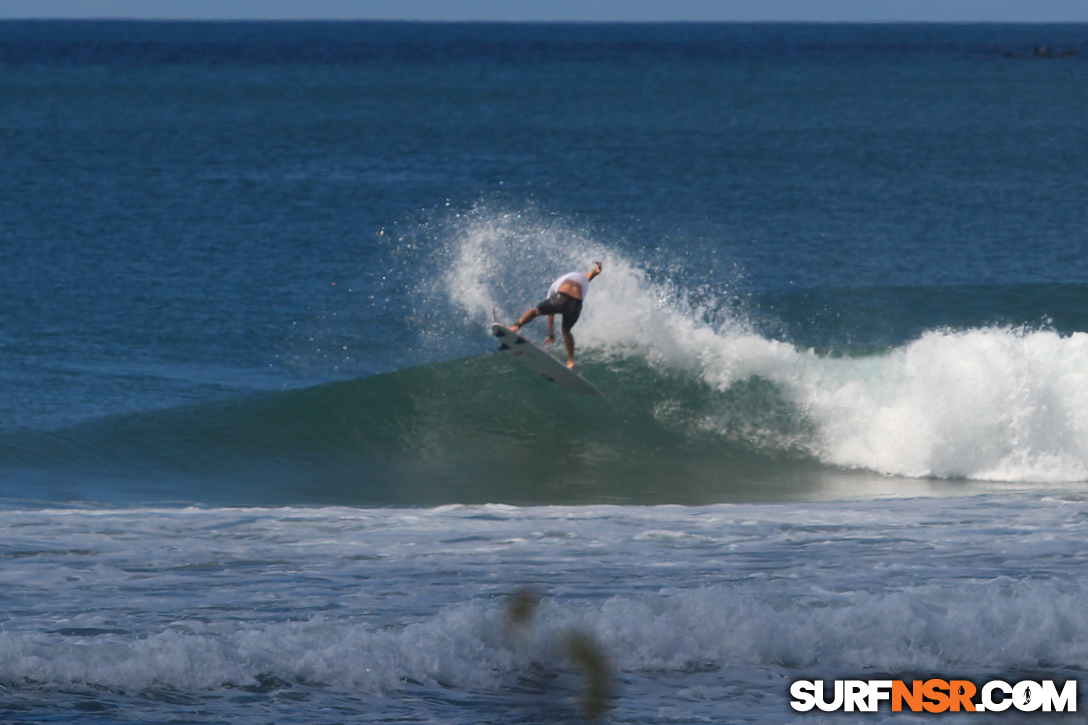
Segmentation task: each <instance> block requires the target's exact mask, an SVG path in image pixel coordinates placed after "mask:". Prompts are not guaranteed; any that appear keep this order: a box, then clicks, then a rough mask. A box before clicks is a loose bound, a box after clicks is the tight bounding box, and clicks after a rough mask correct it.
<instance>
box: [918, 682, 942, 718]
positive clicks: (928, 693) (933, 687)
mask: <svg viewBox="0 0 1088 725" xmlns="http://www.w3.org/2000/svg"><path fill="white" fill-rule="evenodd" d="M941 690H948V683H947V682H946V681H945V680H926V681H925V683H924V684H923V685H922V694H923V695H924V696H925V697H928V698H929V699H930V700H932V702H927V703H925V704H924V705H923V707H925V709H926V712H944V711H945V710H947V709H948V695H946V694H944V693H943V692H941Z"/></svg>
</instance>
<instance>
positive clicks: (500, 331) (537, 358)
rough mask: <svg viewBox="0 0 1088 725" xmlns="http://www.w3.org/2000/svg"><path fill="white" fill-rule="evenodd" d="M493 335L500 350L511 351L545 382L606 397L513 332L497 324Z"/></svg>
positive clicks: (591, 384) (579, 376)
mask: <svg viewBox="0 0 1088 725" xmlns="http://www.w3.org/2000/svg"><path fill="white" fill-rule="evenodd" d="M491 334H492V335H494V336H495V337H497V338H499V342H500V343H502V347H500V348H499V349H501V350H506V351H509V352H510V353H511V354H513V356H514V357H515V358H517V359H518V360H520V361H521V362H523V363H525V365H526V366H528V368H529V369H530V370H532V371H533V372H535V373H536V374H537V375H539V376H540V377H542V378H544V379H545V380H550V381H552V382H553V383H555V384H556V385H558V386H559V387H561V388H566V389H567V390H573V391H574V392H576V393H582V394H583V395H595V396H597V397H602V398H603V397H604V393H602V392H601V391H600V390H597V388H596V386H595V385H593V383H591V382H589V381H588V380H586V379H585V378H583V377H582V376H581V375H579V374H578V373H576V372H574V371H573V370H571V369H570V368H568V367H567V366H566V365H564V364H563V363H561V362H559V361H558V360H556V359H555V358H554V357H552V356H551V355H549V354H548V353H546V352H544V351H543V350H541V349H540V348H539V347H537V346H536V345H534V344H533V343H532V342H530V341H529V340H526V339H525V338H524V337H522V336H521V335H519V334H518V333H516V332H514V331H513V330H511V329H509V328H507V327H503V326H502V325H500V324H499V323H497V322H496V323H495V324H494V325H492V326H491Z"/></svg>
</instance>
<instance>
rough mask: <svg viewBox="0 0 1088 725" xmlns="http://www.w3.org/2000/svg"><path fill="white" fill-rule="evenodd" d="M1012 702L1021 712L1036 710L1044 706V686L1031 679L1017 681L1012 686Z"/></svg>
mask: <svg viewBox="0 0 1088 725" xmlns="http://www.w3.org/2000/svg"><path fill="white" fill-rule="evenodd" d="M1012 704H1014V705H1016V709H1017V710H1019V711H1020V712H1034V711H1035V710H1038V709H1039V708H1040V707H1042V706H1043V686H1042V685H1040V684H1039V683H1038V682H1032V681H1031V680H1022V681H1021V682H1017V683H1016V685H1015V686H1014V687H1013V688H1012Z"/></svg>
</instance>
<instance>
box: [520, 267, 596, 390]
mask: <svg viewBox="0 0 1088 725" xmlns="http://www.w3.org/2000/svg"><path fill="white" fill-rule="evenodd" d="M600 273H601V263H600V262H599V261H598V262H594V263H593V269H591V270H589V271H588V272H586V273H585V274H580V273H578V272H571V273H570V274H564V275H563V276H562V277H560V278H559V279H557V280H555V281H554V282H552V286H551V287H549V288H548V296H547V298H546V299H545V300H544V301H543V302H541V303H540V304H539V305H537V306H536V307H533V308H532V309H530V310H528V311H527V312H526V313H525V314H524V315H522V316H521V319H520V320H518V321H517V324H514V325H511V326H510V329H511V330H513V331H514V332H517V331H518V330H520V329H521V328H522V326H523V325H527V324H528V323H530V322H532V321H533V320H535V319H536V318H537V317H540V316H541V315H547V316H548V336H547V337H546V338H544V344H545V345H549V344H551V343H553V342H555V316H556V315H557V314H561V315H563V344H564V345H566V347H567V367H568V368H570V369H571V370H573V369H574V335H573V334H572V333H571V331H570V328H572V327H574V323H575V322H577V321H578V316H579V315H581V314H582V301H583V300H585V298H586V295H587V294H588V293H589V282H590V280H592V279H593V278H594V277H596V276H597V275H598V274H600Z"/></svg>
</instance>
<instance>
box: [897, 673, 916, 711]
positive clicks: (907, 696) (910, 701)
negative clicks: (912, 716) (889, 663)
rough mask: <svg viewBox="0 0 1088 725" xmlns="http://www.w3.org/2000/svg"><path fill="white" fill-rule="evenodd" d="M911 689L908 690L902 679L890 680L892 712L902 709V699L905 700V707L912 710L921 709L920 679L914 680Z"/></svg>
mask: <svg viewBox="0 0 1088 725" xmlns="http://www.w3.org/2000/svg"><path fill="white" fill-rule="evenodd" d="M913 688H914V689H913V690H908V689H907V685H906V683H905V682H903V681H902V680H893V681H892V712H902V711H903V700H906V701H907V707H909V708H910V709H911V710H913V711H914V712H921V711H922V681H921V680H915V681H914V683H913Z"/></svg>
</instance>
